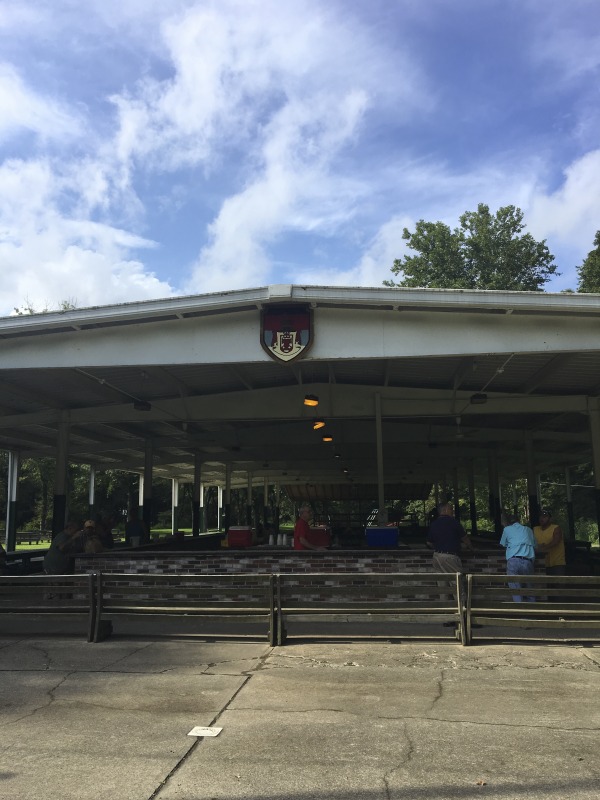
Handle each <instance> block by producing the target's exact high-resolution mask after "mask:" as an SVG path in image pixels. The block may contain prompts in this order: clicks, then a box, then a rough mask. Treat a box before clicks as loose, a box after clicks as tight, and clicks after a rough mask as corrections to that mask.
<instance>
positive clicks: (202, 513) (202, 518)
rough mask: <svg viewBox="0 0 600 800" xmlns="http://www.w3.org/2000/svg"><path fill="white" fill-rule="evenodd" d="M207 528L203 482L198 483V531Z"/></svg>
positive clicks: (204, 531) (202, 531)
mask: <svg viewBox="0 0 600 800" xmlns="http://www.w3.org/2000/svg"><path fill="white" fill-rule="evenodd" d="M207 530H208V509H207V508H206V492H205V487H204V484H203V483H201V484H200V533H206V531H207Z"/></svg>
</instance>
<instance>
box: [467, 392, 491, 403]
mask: <svg viewBox="0 0 600 800" xmlns="http://www.w3.org/2000/svg"><path fill="white" fill-rule="evenodd" d="M487 399H488V396H487V394H484V393H483V392H475V394H472V395H471V399H470V403H471V405H473V406H482V405H484V404H485V403H487Z"/></svg>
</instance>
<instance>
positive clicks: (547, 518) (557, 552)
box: [533, 508, 567, 575]
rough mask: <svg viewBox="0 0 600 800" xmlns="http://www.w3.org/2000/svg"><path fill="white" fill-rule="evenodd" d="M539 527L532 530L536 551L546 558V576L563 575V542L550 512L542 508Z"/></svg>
mask: <svg viewBox="0 0 600 800" xmlns="http://www.w3.org/2000/svg"><path fill="white" fill-rule="evenodd" d="M539 523H540V524H539V525H536V526H535V528H534V529H533V535H534V536H535V541H536V549H537V550H539V551H540V552H541V553H544V554H545V556H546V561H545V566H546V575H565V574H566V572H567V560H566V558H565V540H564V538H563V534H562V531H561V529H560V527H559V526H558V525H555V524H554V523H553V522H552V512H551V511H550V510H549V509H547V508H544V509H542V510H541V511H540V518H539Z"/></svg>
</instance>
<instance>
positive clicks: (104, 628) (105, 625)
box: [94, 619, 113, 642]
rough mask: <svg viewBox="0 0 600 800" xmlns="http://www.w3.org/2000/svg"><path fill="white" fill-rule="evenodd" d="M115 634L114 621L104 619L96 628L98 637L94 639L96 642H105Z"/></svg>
mask: <svg viewBox="0 0 600 800" xmlns="http://www.w3.org/2000/svg"><path fill="white" fill-rule="evenodd" d="M112 632H113V624H112V620H110V619H102V620H100V621H99V622H98V623H97V626H96V635H95V637H94V641H95V642H103V641H104V640H105V639H108V637H109V636H110V635H111V634H112Z"/></svg>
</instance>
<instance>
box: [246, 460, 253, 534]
mask: <svg viewBox="0 0 600 800" xmlns="http://www.w3.org/2000/svg"><path fill="white" fill-rule="evenodd" d="M252 511H253V508H252V473H251V472H249V473H248V485H247V491H246V525H250V527H252Z"/></svg>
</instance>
